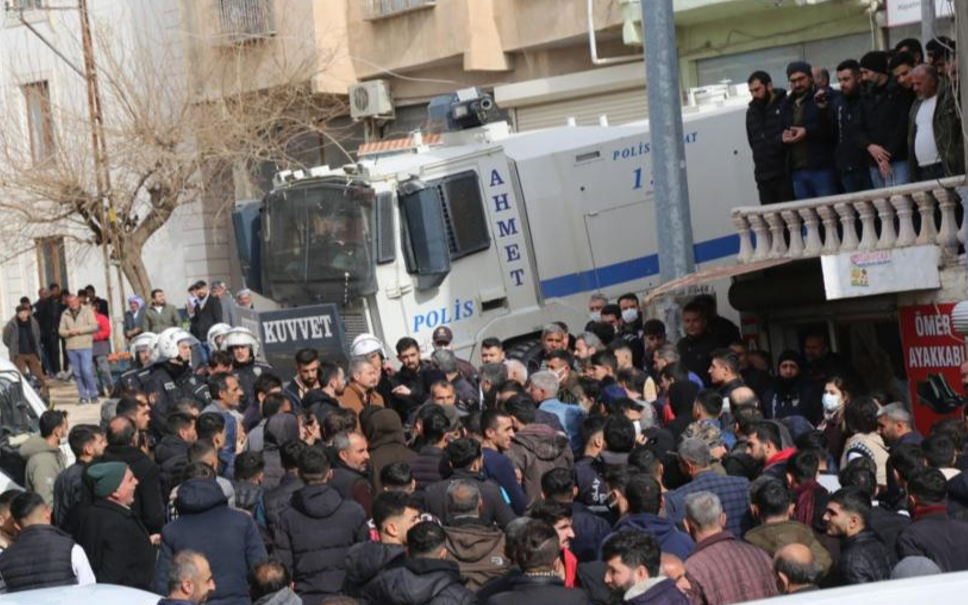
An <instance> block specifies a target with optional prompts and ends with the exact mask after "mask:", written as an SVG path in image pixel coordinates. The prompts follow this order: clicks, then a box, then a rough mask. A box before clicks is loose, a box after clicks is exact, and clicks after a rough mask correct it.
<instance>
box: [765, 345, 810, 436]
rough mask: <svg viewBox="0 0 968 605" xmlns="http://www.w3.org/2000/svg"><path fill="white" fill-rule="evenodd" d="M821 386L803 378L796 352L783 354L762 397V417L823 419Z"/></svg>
mask: <svg viewBox="0 0 968 605" xmlns="http://www.w3.org/2000/svg"><path fill="white" fill-rule="evenodd" d="M823 386H824V385H823V384H822V383H820V382H817V381H813V380H809V379H807V378H806V377H805V376H804V375H803V359H802V358H801V357H800V354H799V353H797V352H796V351H784V352H783V353H781V354H780V357H779V359H778V360H777V363H776V378H775V379H774V380H773V387H772V388H771V389H770V390H769V391H767V392H766V394H765V396H764V397H763V417H764V418H766V419H768V420H771V419H772V420H780V419H782V418H787V417H789V416H803V417H804V418H806V419H807V420H809V421H810V422H811V423H814V424H816V423H817V422H820V420H821V419H822V417H823V407H822V405H821V398H822V397H823Z"/></svg>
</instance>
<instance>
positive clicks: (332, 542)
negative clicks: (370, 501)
mask: <svg viewBox="0 0 968 605" xmlns="http://www.w3.org/2000/svg"><path fill="white" fill-rule="evenodd" d="M368 536H369V529H368V527H367V524H366V513H365V512H363V507H362V506H360V505H359V504H357V503H356V502H353V501H352V500H344V499H343V498H341V497H340V495H339V493H338V492H337V491H336V490H335V489H333V488H332V487H330V486H329V485H327V484H321V485H308V486H306V487H304V488H302V489H300V490H299V491H297V492H295V493H294V494H293V495H292V504H291V505H290V507H289V508H288V509H287V510H286V511H285V512H283V513H282V515H281V517H280V519H279V526H278V527H276V528H275V529H274V530H273V538H274V543H275V556H276V557H278V558H279V560H280V561H282V562H283V563H285V565H286V566H287V567H288V568H289V570H290V572H291V573H292V579H293V581H294V582H295V583H296V592H297V593H299V595H300V596H302V598H303V601H304V602H305V604H306V605H315V604H316V603H319V602H321V601H322V600H323V599H325V598H326V597H328V596H331V595H335V594H340V592H342V590H343V582H344V581H345V579H346V565H347V562H346V555H347V553H348V552H349V549H350V547H351V546H353V545H354V544H356V543H357V542H363V541H365V540H366V539H367V537H368Z"/></svg>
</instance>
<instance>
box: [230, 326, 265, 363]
mask: <svg viewBox="0 0 968 605" xmlns="http://www.w3.org/2000/svg"><path fill="white" fill-rule="evenodd" d="M232 347H250V348H251V349H252V359H255V358H256V357H258V356H259V349H260V345H259V339H258V338H256V336H255V334H253V333H252V331H251V330H249V329H248V328H232V329H231V330H229V331H228V332H226V333H225V338H223V339H222V350H223V351H228V350H229V349H230V348H232Z"/></svg>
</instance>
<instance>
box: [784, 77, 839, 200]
mask: <svg viewBox="0 0 968 605" xmlns="http://www.w3.org/2000/svg"><path fill="white" fill-rule="evenodd" d="M787 79H788V80H789V81H790V94H789V95H787V97H786V99H784V100H783V105H782V107H781V108H780V114H781V121H782V124H783V132H782V133H781V135H780V139H781V141H782V142H783V144H784V145H785V146H786V149H787V167H788V168H789V170H790V180H791V181H792V183H793V194H794V196H796V198H797V199H798V200H805V199H810V198H815V197H825V196H828V195H835V194H836V193H837V173H836V170H835V168H836V164H835V162H836V158H835V156H834V150H835V148H836V146H837V123H836V120H835V118H834V115H833V110H832V109H831V108H830V106H831V104H832V99H831V97H830V95H831V92H829V91H828V90H827V89H824V88H818V87H817V86H816V84H814V81H813V68H812V67H811V66H810V64H809V63H807V62H805V61H794V62H793V63H790V65H788V66H787Z"/></svg>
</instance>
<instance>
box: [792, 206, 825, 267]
mask: <svg viewBox="0 0 968 605" xmlns="http://www.w3.org/2000/svg"><path fill="white" fill-rule="evenodd" d="M798 212H799V214H800V216H802V217H803V224H804V225H806V228H807V245H806V248H805V249H804V250H803V254H804V256H816V255H818V254H820V252H822V251H823V242H822V241H821V240H820V218H819V217H818V216H817V212H816V211H815V210H814V209H813V208H801V209H800V210H799V211H798Z"/></svg>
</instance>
